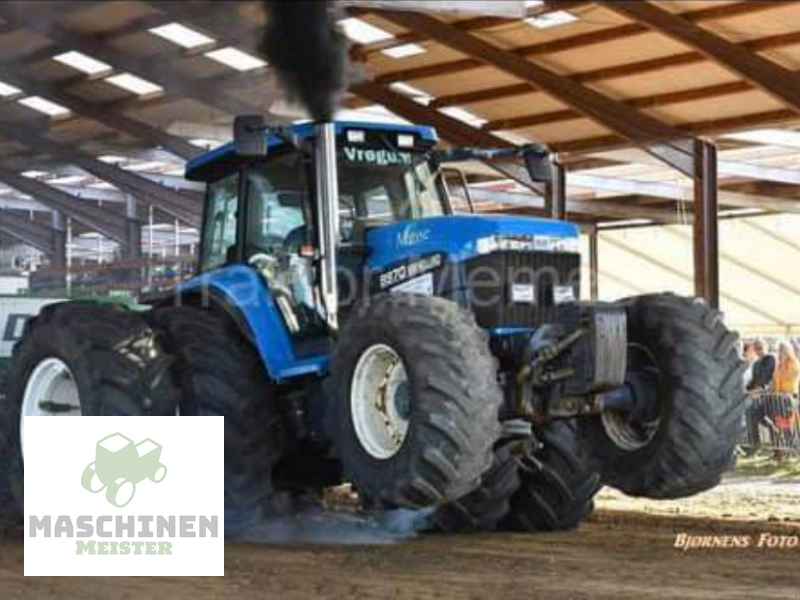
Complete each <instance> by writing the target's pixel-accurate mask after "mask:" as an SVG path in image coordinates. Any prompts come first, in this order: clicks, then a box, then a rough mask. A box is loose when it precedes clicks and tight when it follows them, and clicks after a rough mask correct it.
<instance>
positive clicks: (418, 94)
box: [389, 81, 434, 106]
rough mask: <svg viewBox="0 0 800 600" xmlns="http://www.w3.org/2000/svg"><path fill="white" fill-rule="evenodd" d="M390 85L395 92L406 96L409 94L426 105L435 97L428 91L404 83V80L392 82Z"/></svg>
mask: <svg viewBox="0 0 800 600" xmlns="http://www.w3.org/2000/svg"><path fill="white" fill-rule="evenodd" d="M389 87H390V88H391V89H392V90H394V91H395V92H398V93H400V94H403V95H404V96H409V97H410V98H412V99H414V100H416V101H417V102H419V103H420V104H424V105H426V106H427V105H428V104H429V103H430V101H431V100H433V99H434V98H433V96H431V95H430V94H429V93H428V92H426V91H424V90H421V89H419V88H416V87H414V86H413V85H409V84H407V83H403V82H402V81H398V82H396V83H392V84H391V85H390V86H389Z"/></svg>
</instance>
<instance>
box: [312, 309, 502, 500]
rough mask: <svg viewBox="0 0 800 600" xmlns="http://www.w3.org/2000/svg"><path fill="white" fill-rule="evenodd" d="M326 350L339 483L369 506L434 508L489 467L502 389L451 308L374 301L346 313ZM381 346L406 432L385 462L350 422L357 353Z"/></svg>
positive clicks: (489, 360) (471, 331)
mask: <svg viewBox="0 0 800 600" xmlns="http://www.w3.org/2000/svg"><path fill="white" fill-rule="evenodd" d="M340 340H341V341H340V343H339V344H338V346H337V348H336V349H335V350H334V354H333V358H332V367H331V373H332V375H331V385H330V388H329V390H330V391H329V393H330V394H331V408H332V410H331V413H330V414H329V418H328V427H329V430H330V436H331V439H332V440H333V442H334V445H335V449H336V452H337V454H338V456H339V458H340V459H341V460H342V464H343V467H344V471H345V479H346V480H349V481H350V482H351V483H352V484H353V485H354V487H355V488H356V489H357V490H358V492H359V494H360V495H362V497H364V498H366V499H367V500H368V501H370V502H373V503H375V504H378V505H383V506H392V507H406V508H423V507H434V506H439V505H441V504H444V503H446V502H448V501H452V500H456V499H458V498H461V497H463V496H465V495H466V494H468V493H470V492H471V491H473V490H474V489H475V488H476V487H477V486H478V485H479V484H480V482H481V477H482V475H483V474H484V473H485V472H486V471H487V470H488V469H489V467H490V466H491V463H492V448H493V446H494V444H495V442H496V441H497V439H498V436H499V433H500V426H499V421H498V413H499V410H500V404H501V402H502V392H501V390H500V387H499V385H498V383H497V378H496V375H495V374H496V372H497V365H496V363H495V360H494V358H493V356H492V355H491V353H490V351H489V346H488V339H487V336H486V334H485V332H483V331H482V330H481V329H480V328H479V327H478V326H477V324H476V323H475V320H474V317H473V315H472V314H471V313H469V312H467V311H464V310H463V309H461V308H459V307H458V306H457V305H456V304H454V303H453V302H450V301H448V300H444V299H441V298H432V297H426V296H418V295H411V294H387V295H384V296H378V297H375V298H373V299H372V300H370V301H369V302H368V303H366V304H365V305H362V306H361V307H359V308H358V309H357V310H355V311H354V314H352V315H351V317H350V319H349V321H348V322H347V323H346V325H345V327H344V329H343V331H342V334H341V336H340ZM378 345H384V346H387V347H390V348H391V349H392V350H393V351H394V352H396V354H397V355H398V357H399V358H400V360H401V361H402V363H403V366H404V368H405V371H406V374H407V385H408V395H409V397H410V401H409V409H408V429H407V433H406V435H405V438H404V439H403V441H402V444H401V445H400V446H399V448H398V449H397V450H396V452H395V453H394V454H393V455H391V456H389V457H380V458H376V456H375V455H374V454H370V453H369V452H368V451H367V450H366V449H365V446H364V445H363V444H362V442H361V441H360V440H359V437H358V434H357V432H356V428H355V425H354V422H353V419H354V418H353V410H352V409H351V404H352V403H353V398H352V397H351V391H352V389H351V388H352V387H353V386H352V382H353V376H354V372H355V371H356V367H357V364H358V363H359V360H360V358H361V357H362V355H363V354H365V353H366V352H368V351H369V349H370V348H374V347H376V346H378Z"/></svg>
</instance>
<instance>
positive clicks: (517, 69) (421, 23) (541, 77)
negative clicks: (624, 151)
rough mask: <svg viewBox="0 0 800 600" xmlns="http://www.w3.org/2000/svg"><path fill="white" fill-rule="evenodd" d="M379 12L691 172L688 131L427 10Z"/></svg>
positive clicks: (692, 166)
mask: <svg viewBox="0 0 800 600" xmlns="http://www.w3.org/2000/svg"><path fill="white" fill-rule="evenodd" d="M381 15H382V17H383V18H384V19H386V20H388V21H391V22H392V23H395V24H397V25H400V26H402V27H406V28H408V29H413V30H415V31H419V32H422V33H424V34H425V35H426V36H428V37H429V38H431V39H432V40H435V41H436V42H438V43H440V44H443V45H444V46H447V47H449V48H451V49H453V50H456V51H458V52H462V53H464V54H467V55H469V56H472V57H475V58H476V59H478V60H480V61H481V62H483V63H486V64H489V65H491V66H494V67H496V68H498V69H500V70H501V71H503V72H505V73H508V74H510V75H512V76H514V77H516V78H518V79H520V80H522V81H524V82H526V83H531V84H533V85H535V86H538V87H539V88H540V89H542V90H544V91H545V92H547V94H549V95H551V96H553V97H555V98H557V99H559V100H561V101H562V102H564V103H566V104H569V105H570V106H572V107H573V108H575V109H576V110H579V111H581V113H583V114H584V115H586V116H587V117H589V118H591V119H592V120H593V121H595V122H597V123H599V124H601V125H603V126H604V127H607V128H608V129H610V130H611V131H613V132H615V133H617V134H618V135H621V136H623V137H625V138H627V139H628V140H630V141H631V142H633V143H635V144H637V145H639V146H641V147H642V148H643V149H645V150H646V151H647V152H650V153H652V154H654V155H655V156H657V157H658V158H660V159H662V160H663V161H665V162H666V163H667V164H669V165H671V166H673V167H674V168H676V169H678V170H679V171H681V172H682V173H685V174H688V175H691V174H692V170H693V168H694V164H693V161H692V151H693V149H692V147H691V145H690V144H688V143H687V142H686V140H685V139H684V138H685V136H684V134H683V133H682V132H680V131H679V130H677V129H675V128H673V127H672V126H670V125H667V124H666V123H663V122H661V121H659V120H658V119H655V118H654V117H651V116H649V115H647V114H644V113H640V112H637V111H635V110H631V109H630V108H629V107H627V106H625V105H623V104H621V103H619V102H617V101H615V100H613V99H611V98H608V97H606V96H603V95H602V94H600V93H599V92H597V91H595V90H593V89H591V88H587V87H583V86H581V85H579V84H576V83H574V82H572V81H569V80H568V79H565V78H564V77H562V76H561V75H559V74H557V73H555V72H553V71H550V70H549V69H546V68H544V67H542V66H539V65H538V64H535V63H533V62H530V61H528V60H526V59H524V58H522V57H520V56H518V55H516V54H514V53H511V52H507V51H506V50H504V49H502V48H500V47H499V46H495V45H494V44H490V43H489V42H487V41H484V40H483V39H481V38H478V37H476V36H474V35H472V34H469V33H465V32H463V31H460V30H458V29H457V28H455V27H453V26H451V25H449V24H447V23H444V22H442V21H439V20H437V19H434V18H433V17H430V16H428V15H423V14H415V13H404V12H394V11H384V12H382V13H381ZM656 144H657V145H656Z"/></svg>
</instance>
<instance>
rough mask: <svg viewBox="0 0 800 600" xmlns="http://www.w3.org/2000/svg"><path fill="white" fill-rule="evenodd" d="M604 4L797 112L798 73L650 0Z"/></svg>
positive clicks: (798, 98) (798, 93) (799, 108)
mask: <svg viewBox="0 0 800 600" xmlns="http://www.w3.org/2000/svg"><path fill="white" fill-rule="evenodd" d="M603 6H606V7H607V8H609V9H611V10H613V11H615V12H617V13H619V14H621V15H623V16H625V17H627V18H629V19H633V20H635V21H638V22H639V23H641V24H643V25H645V26H647V27H649V28H651V29H653V30H654V31H657V32H658V33H661V34H663V35H666V36H668V37H670V38H672V39H674V40H676V41H678V42H681V43H683V44H686V45H688V46H690V47H692V48H694V49H695V50H697V51H698V52H701V53H702V54H703V55H704V56H706V57H707V58H709V59H711V60H712V61H714V62H716V63H717V64H719V65H721V66H723V67H725V68H727V69H728V70H730V71H733V72H734V73H737V74H739V75H740V76H742V77H744V78H745V79H746V80H747V81H749V82H750V83H751V84H752V85H754V86H755V87H757V88H759V89H760V90H762V91H764V92H766V93H768V94H770V95H771V96H773V97H774V98H777V99H778V100H780V101H782V102H783V103H784V104H786V105H787V106H789V107H791V108H793V109H794V110H797V111H798V112H800V76H798V75H797V74H796V73H795V72H793V71H791V70H789V69H786V68H784V67H782V66H781V65H779V64H777V63H775V62H773V61H771V60H768V59H766V58H763V57H762V56H759V55H758V54H755V53H753V52H750V51H748V50H746V49H744V48H742V47H741V46H739V45H738V44H735V43H734V42H731V41H729V40H726V39H725V38H723V37H720V36H718V35H716V34H714V33H712V32H710V31H708V30H706V29H702V28H700V27H698V26H696V25H694V24H693V23H690V22H689V21H687V20H686V19H683V18H681V17H680V16H678V15H676V14H673V13H671V12H668V11H666V10H663V9H662V8H659V7H658V6H656V5H654V4H652V3H651V2H642V1H636V2H630V1H614V2H603Z"/></svg>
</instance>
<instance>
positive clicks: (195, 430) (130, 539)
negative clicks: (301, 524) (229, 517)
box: [23, 417, 225, 577]
mask: <svg viewBox="0 0 800 600" xmlns="http://www.w3.org/2000/svg"><path fill="white" fill-rule="evenodd" d="M23 449H24V457H25V575H26V576H30V575H39V576H60V575H73V576H83V577H86V576H93V575H99V576H115V575H119V576H140V575H158V576H203V575H217V576H222V575H224V568H225V567H224V556H225V547H224V540H225V522H224V502H225V501H224V458H225V457H224V453H225V450H224V418H223V417H78V418H76V419H70V420H69V421H66V420H64V419H54V418H51V417H25V421H24V440H23Z"/></svg>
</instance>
